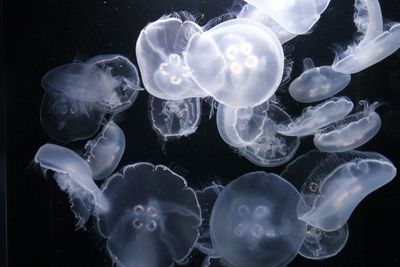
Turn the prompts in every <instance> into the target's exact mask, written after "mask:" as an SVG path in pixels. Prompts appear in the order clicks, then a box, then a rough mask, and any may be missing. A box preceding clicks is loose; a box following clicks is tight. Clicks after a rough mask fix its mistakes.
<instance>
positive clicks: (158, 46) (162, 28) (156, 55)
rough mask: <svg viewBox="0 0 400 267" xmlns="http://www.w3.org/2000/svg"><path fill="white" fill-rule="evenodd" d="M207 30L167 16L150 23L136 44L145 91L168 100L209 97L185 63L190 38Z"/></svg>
mask: <svg viewBox="0 0 400 267" xmlns="http://www.w3.org/2000/svg"><path fill="white" fill-rule="evenodd" d="M202 32H203V31H202V29H201V28H200V26H198V25H197V24H196V23H194V22H192V21H189V20H186V21H182V20H181V19H180V18H177V17H172V16H169V17H168V16H167V17H162V18H160V19H159V20H157V21H155V22H152V23H150V24H148V25H147V26H146V27H145V28H144V29H143V30H142V31H141V32H140V35H139V38H138V40H137V42H136V58H137V61H138V64H139V69H140V72H141V75H142V80H143V84H144V87H145V89H146V90H147V91H148V92H149V93H150V94H152V95H154V96H156V97H158V98H161V99H167V100H179V99H184V98H189V97H205V96H207V94H206V93H205V92H204V91H203V90H202V89H201V88H200V87H199V86H198V85H197V84H196V83H195V82H194V81H193V78H192V69H191V68H189V67H188V65H187V64H186V63H185V61H184V60H183V52H184V50H185V48H186V47H187V45H188V42H189V40H190V38H191V37H192V36H193V35H194V34H196V33H199V34H201V33H202Z"/></svg>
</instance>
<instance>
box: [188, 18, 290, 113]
mask: <svg viewBox="0 0 400 267" xmlns="http://www.w3.org/2000/svg"><path fill="white" fill-rule="evenodd" d="M185 61H186V64H187V65H188V66H189V67H190V69H191V70H192V74H193V77H194V79H195V80H196V82H197V83H198V84H199V85H200V86H201V88H202V89H203V90H204V91H206V92H207V93H208V94H209V95H210V96H212V97H213V98H215V99H216V100H217V101H218V102H220V103H222V104H224V105H226V106H230V107H235V108H244V107H254V106H257V105H260V104H262V103H264V102H265V101H267V100H268V99H269V98H271V97H272V95H273V94H274V93H275V92H276V90H277V89H278V86H279V84H280V83H281V80H282V76H283V68H284V56H283V50H282V46H281V43H280V42H279V40H278V38H277V37H276V35H275V34H274V33H273V32H272V31H271V30H270V29H269V28H268V27H266V26H265V25H263V24H261V23H259V22H256V21H254V20H251V19H233V20H229V21H225V22H223V23H220V24H218V25H217V26H215V27H214V28H211V29H210V30H209V31H207V32H205V33H203V34H199V33H197V34H195V35H193V37H192V38H191V39H190V42H189V45H188V48H187V50H186V52H185Z"/></svg>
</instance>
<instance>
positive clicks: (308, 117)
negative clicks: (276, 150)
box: [277, 97, 354, 136]
mask: <svg viewBox="0 0 400 267" xmlns="http://www.w3.org/2000/svg"><path fill="white" fill-rule="evenodd" d="M353 106H354V105H353V102H351V100H350V99H349V98H347V97H334V98H331V99H328V100H327V101H325V102H323V103H321V104H319V105H316V106H314V107H312V106H311V107H307V108H305V109H304V110H303V113H302V114H301V116H300V117H298V118H297V119H296V120H294V121H293V122H291V123H289V124H287V125H282V126H280V127H279V128H278V130H277V132H278V133H280V134H283V135H287V136H305V135H310V134H314V133H316V132H317V131H318V129H321V128H323V127H325V126H327V125H329V124H331V123H333V122H335V121H338V120H340V119H343V118H344V117H345V116H346V115H348V114H349V113H350V112H351V111H352V109H353Z"/></svg>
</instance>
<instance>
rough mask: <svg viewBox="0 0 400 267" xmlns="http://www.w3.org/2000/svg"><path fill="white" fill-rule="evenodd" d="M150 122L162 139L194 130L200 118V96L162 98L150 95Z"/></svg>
mask: <svg viewBox="0 0 400 267" xmlns="http://www.w3.org/2000/svg"><path fill="white" fill-rule="evenodd" d="M149 108H150V122H151V125H152V127H153V129H154V130H155V131H156V133H157V134H158V135H159V136H160V137H161V138H162V139H164V140H168V139H170V138H179V137H182V136H189V135H191V134H193V133H194V132H196V130H197V127H198V126H199V123H200V118H201V103H200V98H186V99H181V100H164V99H159V98H157V97H153V96H150V100H149Z"/></svg>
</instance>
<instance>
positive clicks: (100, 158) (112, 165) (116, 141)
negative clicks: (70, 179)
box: [85, 121, 125, 180]
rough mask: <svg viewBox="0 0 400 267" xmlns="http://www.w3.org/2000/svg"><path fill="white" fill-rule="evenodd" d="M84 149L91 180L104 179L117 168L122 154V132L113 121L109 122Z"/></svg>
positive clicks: (123, 140)
mask: <svg viewBox="0 0 400 267" xmlns="http://www.w3.org/2000/svg"><path fill="white" fill-rule="evenodd" d="M85 149H86V152H85V158H86V161H87V163H88V164H89V166H90V168H91V170H92V175H93V179H94V180H101V179H104V178H106V177H107V176H109V175H110V174H111V173H112V172H113V171H114V170H115V169H116V168H117V166H118V164H119V162H120V160H121V158H122V155H123V154H124V151H125V135H124V132H123V131H122V130H121V128H119V126H118V125H117V124H115V123H114V122H113V121H109V122H108V123H107V124H106V125H105V126H104V128H103V130H102V131H101V132H100V133H99V135H98V136H97V137H96V138H95V139H93V140H90V141H89V142H87V143H86V145H85Z"/></svg>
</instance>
